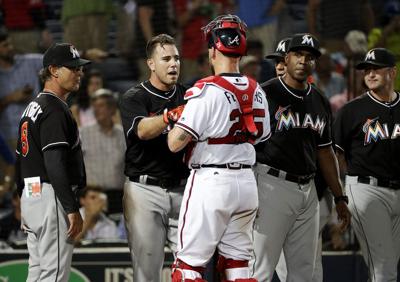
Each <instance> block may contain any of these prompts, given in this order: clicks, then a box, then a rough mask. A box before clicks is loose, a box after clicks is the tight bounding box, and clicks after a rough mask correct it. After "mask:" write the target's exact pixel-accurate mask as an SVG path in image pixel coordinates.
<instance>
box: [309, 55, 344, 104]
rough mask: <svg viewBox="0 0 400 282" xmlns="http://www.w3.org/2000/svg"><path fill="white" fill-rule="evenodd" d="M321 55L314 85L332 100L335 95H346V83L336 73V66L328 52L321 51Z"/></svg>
mask: <svg viewBox="0 0 400 282" xmlns="http://www.w3.org/2000/svg"><path fill="white" fill-rule="evenodd" d="M321 53H322V55H321V57H320V58H319V60H318V62H317V65H316V68H315V73H314V74H313V77H314V83H315V85H316V86H317V87H318V88H319V89H321V90H322V92H323V93H324V94H325V96H326V97H327V98H328V99H330V98H332V97H333V96H335V95H338V94H342V93H344V92H345V90H346V83H345V80H344V77H343V75H341V74H339V73H337V72H335V71H334V70H335V65H334V62H333V61H332V58H331V55H330V53H329V52H328V50H326V49H321Z"/></svg>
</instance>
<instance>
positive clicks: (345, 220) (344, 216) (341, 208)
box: [336, 201, 351, 232]
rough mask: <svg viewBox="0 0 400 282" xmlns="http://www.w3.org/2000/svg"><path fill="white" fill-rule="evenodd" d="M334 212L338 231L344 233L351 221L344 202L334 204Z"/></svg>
mask: <svg viewBox="0 0 400 282" xmlns="http://www.w3.org/2000/svg"><path fill="white" fill-rule="evenodd" d="M336 212H337V215H338V220H339V222H340V225H339V229H340V231H341V232H344V231H346V229H347V227H348V226H349V225H350V220H351V214H350V211H349V209H348V207H347V204H346V202H345V201H339V202H338V203H337V204H336Z"/></svg>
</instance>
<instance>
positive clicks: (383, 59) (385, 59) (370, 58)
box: [356, 48, 396, 70]
mask: <svg viewBox="0 0 400 282" xmlns="http://www.w3.org/2000/svg"><path fill="white" fill-rule="evenodd" d="M395 65H396V58H395V56H394V55H393V53H392V52H390V51H389V50H387V49H385V48H374V49H371V50H369V51H368V53H367V54H366V55H365V58H364V60H363V61H361V62H359V63H358V64H357V65H356V69H358V70H363V69H366V68H367V67H368V66H376V67H381V68H385V67H394V66H395Z"/></svg>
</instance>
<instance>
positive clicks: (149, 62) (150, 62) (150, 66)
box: [147, 58, 156, 72]
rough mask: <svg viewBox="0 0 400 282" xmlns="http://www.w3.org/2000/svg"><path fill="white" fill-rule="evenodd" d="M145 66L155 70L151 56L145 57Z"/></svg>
mask: <svg viewBox="0 0 400 282" xmlns="http://www.w3.org/2000/svg"><path fill="white" fill-rule="evenodd" d="M147 66H148V67H149V69H150V70H151V71H152V72H153V71H155V70H156V66H155V65H154V60H153V59H152V58H150V59H147Z"/></svg>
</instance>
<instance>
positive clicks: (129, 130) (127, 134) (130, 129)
mask: <svg viewBox="0 0 400 282" xmlns="http://www.w3.org/2000/svg"><path fill="white" fill-rule="evenodd" d="M156 96H158V95H156ZM138 118H140V119H142V118H145V116H137V117H135V118H134V119H133V121H132V125H131V127H130V128H129V129H128V131H127V132H126V136H127V137H129V134H130V133H131V131H132V129H133V125H134V124H135V121H136V119H138Z"/></svg>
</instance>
